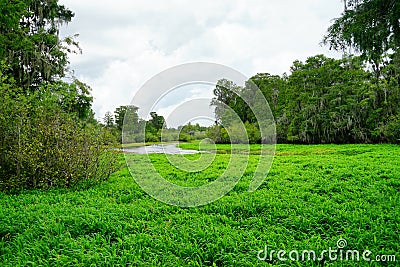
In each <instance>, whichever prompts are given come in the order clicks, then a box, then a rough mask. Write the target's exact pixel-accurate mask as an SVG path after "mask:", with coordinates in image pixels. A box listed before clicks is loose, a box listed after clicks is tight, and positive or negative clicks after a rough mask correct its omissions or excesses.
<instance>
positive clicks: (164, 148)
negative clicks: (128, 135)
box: [123, 144, 199, 154]
mask: <svg viewBox="0 0 400 267" xmlns="http://www.w3.org/2000/svg"><path fill="white" fill-rule="evenodd" d="M176 145H177V144H167V145H150V146H141V147H131V148H124V149H123V151H124V152H129V153H136V154H151V153H156V154H196V153H199V151H197V150H187V149H181V148H179V147H177V146H176Z"/></svg>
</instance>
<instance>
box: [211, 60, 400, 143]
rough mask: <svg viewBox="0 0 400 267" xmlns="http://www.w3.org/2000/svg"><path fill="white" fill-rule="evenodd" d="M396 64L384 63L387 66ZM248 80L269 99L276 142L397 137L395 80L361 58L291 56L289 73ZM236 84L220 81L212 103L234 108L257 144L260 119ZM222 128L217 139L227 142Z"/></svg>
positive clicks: (399, 95) (399, 112)
mask: <svg viewBox="0 0 400 267" xmlns="http://www.w3.org/2000/svg"><path fill="white" fill-rule="evenodd" d="M394 67H396V66H393V65H388V67H387V69H391V68H394ZM250 80H251V81H252V82H254V83H255V84H256V85H257V86H258V87H259V88H260V90H261V91H262V92H263V94H264V96H265V97H266V99H267V100H268V102H269V104H270V107H271V110H272V112H273V114H274V116H275V120H276V128H277V129H276V130H277V137H278V142H281V143H285V142H294V143H314V144H315V143H377V142H378V143H379V142H393V143H397V142H400V132H399V130H398V129H400V108H399V105H398V103H399V101H400V87H399V84H398V82H397V80H396V79H394V77H393V76H391V75H387V76H386V77H382V78H380V79H378V80H376V78H375V77H374V75H373V73H371V72H369V71H368V70H366V69H365V66H364V63H363V61H362V59H361V58H360V57H353V56H347V57H344V58H343V59H332V58H327V57H325V56H323V55H317V56H314V57H310V58H308V59H307V60H306V61H305V62H300V61H295V62H294V63H293V66H292V67H291V74H290V75H289V76H286V75H284V76H283V77H280V76H274V75H270V74H267V73H260V74H257V75H255V76H253V77H252V78H251V79H250ZM246 86H247V85H246ZM221 87H223V88H225V89H224V90H222V89H221ZM236 87H238V86H237V85H235V84H233V83H232V82H229V81H224V80H221V81H220V82H219V84H218V85H217V87H216V90H215V91H214V93H215V95H216V96H215V99H214V101H213V103H216V102H218V101H221V102H223V103H225V104H226V105H227V106H229V107H231V108H232V109H233V110H235V112H236V113H237V114H238V115H239V116H240V118H241V120H242V121H243V122H245V123H246V124H245V125H246V129H247V131H248V134H249V136H250V137H252V138H251V139H250V142H252V143H257V142H258V143H259V142H260V141H261V140H260V137H259V133H258V132H257V123H258V122H257V121H255V118H254V115H253V114H252V113H251V110H250V109H249V108H248V107H247V106H246V104H245V103H243V100H242V99H240V97H239V96H238V95H237V94H235V93H233V92H234V91H235V90H236V91H237V90H239V89H237V88H236ZM242 90H243V89H242ZM218 107H219V106H218V105H217V107H216V114H217V118H218V119H219V121H220V122H221V123H222V124H223V121H222V119H223V116H222V114H223V111H224V110H221V109H218ZM250 125H252V127H250ZM223 133H224V132H223V129H222V130H221V131H220V134H219V136H218V137H219V139H218V140H219V141H220V142H222V143H226V142H227V141H229V139H227V138H225V137H224V134H223Z"/></svg>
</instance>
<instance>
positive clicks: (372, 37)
mask: <svg viewBox="0 0 400 267" xmlns="http://www.w3.org/2000/svg"><path fill="white" fill-rule="evenodd" d="M399 21H400V2H399V1H398V0H348V1H347V2H345V11H344V12H343V14H342V16H341V17H340V18H336V19H335V20H334V22H333V24H332V25H331V26H330V27H329V29H328V32H327V34H326V36H325V37H324V39H323V43H324V44H328V45H329V46H330V47H331V48H333V49H335V50H346V49H348V48H352V49H354V50H355V52H360V53H361V55H362V57H363V59H365V60H368V61H369V62H370V63H372V67H373V70H374V73H375V77H376V78H379V77H380V75H381V69H382V67H383V66H382V63H383V59H384V57H386V55H387V53H392V52H393V51H398V50H399V48H400V23H399Z"/></svg>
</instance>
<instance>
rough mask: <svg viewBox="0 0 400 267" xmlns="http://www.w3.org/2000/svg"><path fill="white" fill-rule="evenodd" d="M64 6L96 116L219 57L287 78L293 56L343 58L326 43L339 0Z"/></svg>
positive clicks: (93, 1) (127, 1)
mask: <svg viewBox="0 0 400 267" xmlns="http://www.w3.org/2000/svg"><path fill="white" fill-rule="evenodd" d="M60 3H62V4H64V5H65V6H66V7H68V8H69V9H70V10H72V11H73V12H74V13H75V18H74V19H73V21H72V22H71V23H70V24H68V25H67V26H65V27H63V30H62V32H61V34H62V35H64V36H65V35H72V34H79V37H78V38H77V40H78V41H79V43H80V46H81V48H82V49H83V54H81V55H71V56H70V62H71V69H73V70H74V71H75V76H76V77H77V78H79V79H80V80H82V81H84V82H86V83H87V84H89V85H90V86H91V87H92V94H93V96H94V103H93V107H94V110H95V112H96V116H97V117H98V118H102V117H103V116H104V114H105V112H107V111H111V112H113V111H114V110H115V108H116V107H118V106H120V105H126V104H129V103H130V102H131V100H132V98H133V97H134V95H135V93H136V91H137V90H138V89H139V88H140V87H141V86H142V85H143V84H144V83H145V82H146V81H147V80H148V79H150V78H151V77H153V76H154V75H156V74H158V73H159V72H161V71H163V70H165V69H167V68H170V67H173V66H176V65H178V64H182V63H189V62H196V61H206V62H214V63H219V64H223V65H226V66H229V67H232V68H234V69H236V70H238V71H240V72H242V73H243V74H245V75H246V76H248V77H250V76H252V75H254V74H256V73H260V72H268V73H271V74H278V75H281V74H283V73H284V72H289V68H290V66H291V64H292V62H293V61H294V60H296V59H299V60H305V59H306V58H307V57H308V56H313V55H316V54H320V53H323V54H326V55H328V56H333V57H338V55H337V54H335V53H333V52H331V51H329V49H328V47H324V46H321V45H320V42H321V40H322V37H323V35H324V33H325V32H326V29H327V28H328V26H329V25H330V22H331V20H332V19H333V18H335V17H338V16H340V13H341V12H342V10H343V3H342V1H341V0H302V1H299V0H251V1H244V0H242V1H238V0H203V1H194V0H168V1H165V0H152V1H145V0H140V1H139V0H114V1H109V0H107V1H106V0H84V1H82V0H60ZM210 90H211V89H210V88H209V90H207V89H204V90H199V88H197V89H196V88H191V89H190V88H189V89H188V90H187V91H186V95H185V97H183V100H187V99H188V98H190V97H191V95H190V94H191V93H193V96H195V97H210ZM188 92H189V94H188ZM174 98H176V97H172V98H171V99H174ZM176 99H180V100H179V101H182V97H181V98H179V97H178V98H176ZM177 101H178V100H177ZM160 103H164V105H158V107H157V110H156V111H159V112H160V113H161V114H162V115H167V114H163V113H168V112H171V111H172V110H173V108H174V106H176V105H178V104H179V103H178V102H177V103H172V102H171V101H164V102H162V101H161V102H160Z"/></svg>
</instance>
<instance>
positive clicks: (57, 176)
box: [0, 80, 116, 190]
mask: <svg viewBox="0 0 400 267" xmlns="http://www.w3.org/2000/svg"><path fill="white" fill-rule="evenodd" d="M0 138H1V139H0V148H1V151H0V166H1V167H0V190H16V189H17V190H18V189H21V188H26V189H29V188H44V189H48V188H52V187H70V186H74V185H76V184H78V183H80V182H98V181H102V180H106V179H108V177H109V176H110V174H111V173H112V172H113V171H114V170H115V160H116V153H115V152H113V151H112V150H111V149H109V145H108V146H107V145H106V144H107V143H108V144H110V143H112V142H113V141H110V140H109V134H107V132H106V131H105V130H104V129H102V128H101V127H99V126H97V125H96V124H92V123H88V122H85V121H82V120H80V119H79V118H78V117H77V116H76V114H74V113H68V112H66V111H65V110H63V109H62V107H61V105H60V99H59V97H58V96H57V95H55V94H54V93H52V91H51V90H50V89H49V88H47V89H46V88H45V89H43V90H41V91H37V92H35V93H28V94H27V93H25V92H21V91H19V90H18V89H16V88H14V87H13V86H12V83H10V82H4V80H3V82H2V83H1V91H0Z"/></svg>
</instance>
